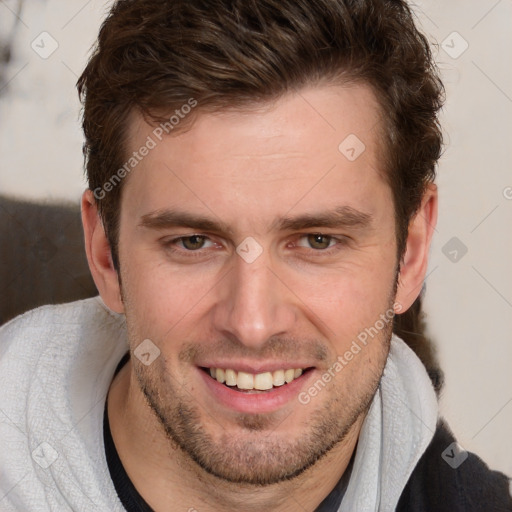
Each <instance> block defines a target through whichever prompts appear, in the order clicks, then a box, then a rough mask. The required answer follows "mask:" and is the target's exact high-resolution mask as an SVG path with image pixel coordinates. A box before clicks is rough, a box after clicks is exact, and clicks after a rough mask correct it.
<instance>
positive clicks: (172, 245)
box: [164, 233, 349, 258]
mask: <svg viewBox="0 0 512 512" xmlns="http://www.w3.org/2000/svg"><path fill="white" fill-rule="evenodd" d="M311 235H319V236H323V237H326V238H329V241H330V242H331V241H334V242H336V244H335V245H333V246H331V247H328V248H327V249H312V248H309V249H308V248H306V247H301V248H302V249H306V250H307V251H308V252H311V253H314V254H317V255H318V256H322V255H331V254H333V253H335V252H337V251H339V250H341V249H343V248H344V247H345V246H347V245H348V243H349V238H348V237H345V236H341V237H336V236H333V235H326V234H324V233H300V234H299V235H298V236H297V239H299V240H300V239H302V238H306V237H308V236H311ZM193 236H197V237H201V238H204V239H206V240H210V238H209V237H208V236H207V235H203V234H200V233H193V234H191V235H185V236H179V237H176V238H172V239H171V240H166V241H165V242H164V246H165V248H166V249H168V250H169V252H171V253H176V252H181V253H182V254H187V256H192V257H203V258H204V252H203V248H201V249H197V250H190V249H185V248H180V249H177V248H176V245H177V244H178V243H179V242H181V241H182V240H184V239H187V238H192V237H193ZM210 241H211V240H210Z"/></svg>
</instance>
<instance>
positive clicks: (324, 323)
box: [82, 85, 437, 512]
mask: <svg viewBox="0 0 512 512" xmlns="http://www.w3.org/2000/svg"><path fill="white" fill-rule="evenodd" d="M380 126H381V125H380V120H379V108H378V104H377V101H376V99H375V96H374V94H373V92H372V90H371V89H370V88H369V87H366V86H364V85H355V86H351V87H343V86H339V85H338V86H316V87H311V88H308V89H306V90H303V91H301V92H300V94H299V93H290V94H289V95H287V96H285V97H282V98H280V99H279V100H278V101H276V102H274V103H272V104H265V105H259V106H258V107H257V108H253V109H251V110H245V111H236V110H232V111H223V112H219V113H213V114H212V113H200V114H199V115H198V116H197V119H196V120H195V122H194V123H193V124H192V125H191V127H190V129H188V130H187V131H182V132H180V133H179V134H178V135H173V136H172V137H171V136H169V137H167V138H165V139H164V140H163V141H162V142H160V143H159V144H158V145H157V146H156V147H155V148H154V149H152V150H151V151H150V152H149V154H148V156H146V157H145V158H144V159H143V161H142V162H141V163H140V164H139V165H138V166H137V168H136V170H134V171H133V172H132V173H131V174H130V176H129V177H128V178H127V179H126V180H125V183H124V191H123V199H122V204H121V214H120V235H119V258H120V267H121V271H120V273H121V276H120V277H121V282H122V289H121V287H120V285H119V279H118V276H117V273H116V271H115V269H114V268H113V266H112V259H111V255H110V248H109V245H108V242H107V240H106V237H105V233H104V230H103V227H102V223H101V221H100V220H99V217H98V212H97V209H96V206H95V202H94V197H93V195H92V193H91V192H90V191H86V192H85V193H84V195H83V201H82V217H83V224H84V230H85V236H86V249H87V256H88V260H89V265H90V268H91V271H92V274H93V277H94V280H95V282H96V285H97V287H98V289H99V290H100V294H101V296H102V298H103V300H104V301H105V303H106V304H107V305H108V306H109V307H110V308H111V309H113V310H115V311H117V312H120V313H124V314H125V315H126V320H127V325H128V332H129V343H130V348H131V350H134V349H135V348H136V347H137V346H138V345H139V344H140V343H141V342H142V341H143V340H145V339H150V340H151V341H152V342H153V343H154V344H155V345H156V346H157V347H158V349H159V350H160V355H159V357H157V358H156V359H155V360H154V362H152V363H151V364H150V365H149V366H145V365H143V364H142V363H140V362H139V360H138V359H137V358H134V357H132V358H131V360H130V362H129V363H128V364H127V365H126V366H125V367H124V368H123V370H122V371H121V372H120V373H119V374H118V376H117V377H116V378H115V379H114V381H113V383H112V386H111V389H110V392H109V398H108V412H109V418H110V422H111V429H112V435H113V438H114V441H115V443H116V447H117V449H118V452H119V454H120V457H121V460H122V462H123V465H124V467H125V469H126V471H127V473H128V475H129V477H130V479H131V480H132V482H133V483H134V485H135V486H136V488H137V489H138V491H139V492H140V493H141V495H142V496H143V497H144V498H145V500H146V501H147V502H148V503H149V504H150V505H151V506H152V507H153V508H154V510H155V511H157V512H160V511H166V510H170V509H172V510H173V511H174V510H183V511H187V510H189V509H191V508H195V509H196V510H198V511H201V512H203V511H204V512H209V511H227V510H233V507H238V508H237V509H241V510H245V511H252V510H255V511H256V510H268V511H292V510H297V508H300V507H302V509H304V510H308V511H313V510H314V509H315V508H316V507H317V506H318V505H319V504H320V503H321V502H322V500H323V499H324V498H325V497H326V496H327V495H328V494H329V492H330V491H331V490H332V488H333V487H334V486H335V485H336V482H337V481H338V480H339V479H340V478H341V476H342V475H343V473H344V471H345V469H346V467H347V465H348V463H349V461H350V458H351V456H352V454H353V453H354V450H355V447H356V443H357V439H358V436H359V432H360V429H361V425H362V423H363V421H364V418H365V415H366V412H367V409H368V406H369V404H370V402H371V399H372V397H373V395H374V393H375V390H376V388H377V386H378V382H379V379H380V377H381V375H382V370H383V367H384V365H385V362H386V358H387V355H388V350H389V340H390V336H391V324H388V325H387V326H386V327H385V328H384V329H382V330H381V331H379V333H378V335H377V336H375V337H374V338H373V339H372V341H371V342H370V343H368V344H367V346H365V347H364V349H363V350H361V352H360V353H358V354H357V355H356V356H354V358H353V359H352V360H351V361H350V363H349V364H347V365H346V366H345V367H344V368H343V370H342V371H339V372H337V373H336V376H335V378H333V379H332V380H331V382H329V384H328V385H327V386H326V387H325V388H324V389H322V390H321V392H319V393H318V394H317V395H316V396H315V397H314V398H313V399H312V400H311V401H310V402H309V403H308V404H303V403H301V402H300V401H299V400H298V399H297V397H293V398H292V399H290V400H288V401H287V402H286V403H284V404H283V405H282V406H281V407H279V408H278V409H277V410H273V411H271V412H259V411H258V410H255V411H253V412H243V413H240V412H239V411H236V410H234V409H232V408H230V407H228V406H226V405H225V404H222V403H220V402H219V401H218V400H217V398H216V396H215V395H214V394H212V392H211V390H210V389H209V388H208V386H206V385H205V378H204V375H203V374H201V373H200V372H201V371H202V370H200V369H198V366H220V367H223V368H229V367H235V369H236V364H238V363H240V362H244V363H247V364H252V365H259V367H261V368H265V365H267V366H268V365H270V364H272V363H275V362H276V361H277V362H279V363H282V366H281V367H282V368H290V367H293V366H290V364H288V363H287V361H294V362H298V361H300V363H301V364H304V366H308V367H311V368H312V369H311V370H310V371H309V372H308V373H307V374H306V375H304V377H303V379H302V381H301V382H302V384H300V389H299V391H307V390H308V388H309V387H310V386H311V385H312V384H313V383H314V382H315V381H316V380H317V379H318V378H320V377H321V376H322V374H324V373H325V372H326V371H327V370H328V369H329V368H330V367H331V366H332V364H333V362H334V361H335V360H336V357H337V356H338V355H342V354H344V353H345V352H346V351H347V350H348V349H349V348H350V345H351V343H352V341H353V340H354V339H356V338H357V335H358V334H359V333H360V332H362V331H363V330H364V329H365V328H367V327H370V326H373V325H375V322H376V321H377V320H378V319H379V315H381V314H384V313H385V312H386V311H389V309H390V308H391V309H393V304H394V303H395V304H398V305H399V306H398V308H397V309H399V310H400V312H404V311H405V310H407V309H408V308H409V307H410V305H411V304H412V303H413V302H414V300H415V299H416V297H417V295H418V294H419V292H420V290H421V284H422V282H423V279H424V277H425V273H426V268H427V257H428V250H429V246H430V241H431V238H432V234H433V230H434V228H435V224H436V221H437V188H436V186H435V185H431V186H429V188H428V190H427V192H426V193H425V196H424V198H423V201H422V204H421V207H420V209H419V211H418V213H417V214H416V216H415V217H414V218H413V219H412V220H411V223H410V228H409V235H408V239H407V249H406V252H405V254H404V257H403V259H402V261H401V265H400V276H399V279H398V282H397V280H396V273H397V268H398V267H397V265H398V262H397V261H396V234H395V225H394V216H393V211H394V210H393V202H392V195H391V190H390V188H389V186H388V185H387V183H386V182H385V180H384V178H383V169H382V168H381V164H380V162H381V158H380V154H381V148H380V145H379V131H378V130H379V127H380ZM152 129H153V128H152V127H150V126H148V125H147V124H146V123H145V122H144V121H143V120H142V119H141V118H140V117H138V116H137V115H135V114H134V115H133V117H132V125H131V134H130V147H132V148H133V149H134V150H135V149H136V148H139V147H140V146H141V145H143V144H144V141H145V140H146V138H147V136H148V135H151V133H152ZM349 134H356V135H357V137H358V138H359V139H360V140H362V141H363V142H364V144H365V146H366V150H365V151H364V152H363V153H362V154H361V155H360V156H359V157H358V158H357V159H356V160H355V161H352V162H351V161H349V160H348V159H347V158H346V157H345V156H344V155H343V154H342V153H341V152H340V151H339V150H338V146H339V144H340V143H341V142H342V141H343V140H344V139H345V138H346V137H347V135H349ZM340 206H345V207H347V206H348V207H351V208H353V209H356V210H358V211H361V212H364V213H366V214H368V215H370V216H371V223H370V224H369V225H367V226H339V227H324V226H314V227H308V228H307V229H285V230H283V229H279V228H277V227H276V226H275V225H273V223H275V221H276V219H278V218H280V217H284V216H286V217H296V216H299V215H303V214H317V213H319V212H324V211H326V210H333V209H335V208H337V207H340ZM165 209H177V210H182V211H186V212H189V213H193V214H196V215H202V216H206V217H209V218H211V219H212V220H214V221H216V222H222V223H223V224H224V225H225V227H226V228H229V232H228V231H225V230H223V231H220V232H216V231H200V230H197V229H192V228H190V227H187V226H175V227H171V226H166V227H163V226H160V227H159V228H158V229H156V228H155V227H154V226H153V227H148V226H145V225H141V223H142V224H144V223H143V219H144V218H145V219H148V218H149V217H148V215H149V216H151V215H153V216H154V215H155V212H156V213H161V212H162V211H163V210H165ZM314 233H321V234H323V235H326V236H331V237H333V238H322V237H320V239H315V238H313V239H311V237H308V236H307V235H311V234H314ZM197 234H200V235H204V236H205V237H206V238H205V239H194V238H192V239H191V238H188V239H187V241H186V244H185V242H183V241H181V242H180V241H174V242H171V240H174V239H175V238H177V237H185V236H188V237H191V236H192V235H197ZM246 237H252V238H254V239H255V240H256V241H257V242H258V244H259V245H260V246H261V248H262V249H263V252H262V253H261V254H260V255H259V257H258V258H257V259H255V260H254V261H253V262H252V263H247V262H246V261H245V260H244V259H242V258H241V257H240V256H239V254H238V253H237V252H236V248H237V246H239V245H240V244H241V243H242V242H243V241H244V240H245V239H246ZM338 240H345V241H346V243H345V244H341V242H338ZM198 241H199V242H200V243H198ZM319 241H320V243H318V242H319ZM201 243H204V245H202V246H201ZM166 244H167V245H166ZM184 244H185V245H184ZM333 248H334V249H333ZM329 251H330V252H329ZM219 362H222V363H223V364H218V363H219ZM230 362H233V364H232V365H231V366H230V365H229V364H228V363H230ZM297 395H298V392H297Z"/></svg>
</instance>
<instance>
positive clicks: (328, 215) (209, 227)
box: [139, 206, 373, 235]
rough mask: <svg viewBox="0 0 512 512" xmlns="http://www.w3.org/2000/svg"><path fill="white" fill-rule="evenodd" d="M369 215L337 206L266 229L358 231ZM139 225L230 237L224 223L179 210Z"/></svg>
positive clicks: (154, 214)
mask: <svg viewBox="0 0 512 512" xmlns="http://www.w3.org/2000/svg"><path fill="white" fill-rule="evenodd" d="M372 222H373V215H371V214H370V213H366V212H362V211H359V210H356V209H355V208H353V207H351V206H340V207H338V208H335V209H334V210H327V211H322V212H318V213H306V214H303V215H298V216H295V217H290V216H285V217H280V218H278V219H275V220H274V221H273V222H272V224H271V226H270V230H271V231H272V230H275V231H289V230H293V231H300V230H302V229H310V228H352V229H358V230H364V229H370V228H371V227H372ZM139 226H141V227H143V228H150V229H156V230H158V229H169V228H176V227H188V228H191V229H195V230H198V231H212V232H216V233H226V234H229V235H233V234H234V232H233V229H232V228H231V227H230V226H229V225H228V224H226V223H224V222H222V221H219V220H215V219H212V218H208V217H204V216H201V215H197V214H193V213H189V212H185V211H180V210H156V211H154V212H151V213H148V214H145V215H143V216H142V217H141V221H140V223H139Z"/></svg>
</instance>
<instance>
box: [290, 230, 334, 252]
mask: <svg viewBox="0 0 512 512" xmlns="http://www.w3.org/2000/svg"><path fill="white" fill-rule="evenodd" d="M301 240H305V241H306V244H307V246H306V245H304V244H303V243H301V242H300V241H301ZM339 242H341V240H339V239H337V238H335V237H333V236H331V235H323V234H322V233H309V234H307V235H302V236H301V237H300V238H299V243H297V245H298V246H299V247H309V248H311V249H314V250H317V251H322V250H326V249H330V248H331V247H333V246H334V245H336V243H339Z"/></svg>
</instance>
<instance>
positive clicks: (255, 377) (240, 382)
mask: <svg viewBox="0 0 512 512" xmlns="http://www.w3.org/2000/svg"><path fill="white" fill-rule="evenodd" d="M204 370H205V371H208V372H209V373H210V376H211V377H212V378H213V379H215V380H217V382H220V383H221V384H225V385H226V386H230V387H233V388H238V390H241V391H249V390H259V391H268V390H270V389H272V388H274V387H280V386H283V385H285V384H289V383H290V382H292V381H293V380H295V379H297V378H299V377H300V376H301V375H302V374H303V372H304V371H307V368H306V369H302V368H289V369H286V370H284V369H283V370H275V371H273V372H270V371H268V372H262V373H255V374H254V373H247V372H243V371H236V370H232V369H230V368H227V369H223V368H204Z"/></svg>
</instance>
